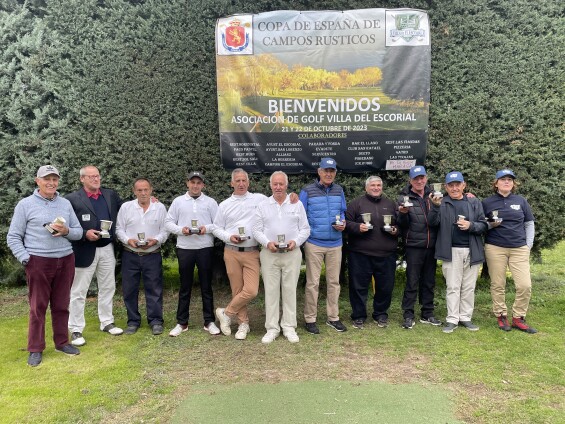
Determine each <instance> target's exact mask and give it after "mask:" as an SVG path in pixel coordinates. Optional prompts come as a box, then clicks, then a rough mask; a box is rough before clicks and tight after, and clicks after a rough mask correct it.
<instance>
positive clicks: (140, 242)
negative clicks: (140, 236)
mask: <svg viewBox="0 0 565 424" xmlns="http://www.w3.org/2000/svg"><path fill="white" fill-rule="evenodd" d="M135 245H136V246H138V247H141V246H147V242H146V241H136V242H135Z"/></svg>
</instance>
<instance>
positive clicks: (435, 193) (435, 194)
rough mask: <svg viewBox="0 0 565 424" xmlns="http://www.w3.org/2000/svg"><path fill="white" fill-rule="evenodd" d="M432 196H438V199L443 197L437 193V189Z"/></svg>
mask: <svg viewBox="0 0 565 424" xmlns="http://www.w3.org/2000/svg"><path fill="white" fill-rule="evenodd" d="M433 196H434V197H439V198H440V199H441V198H442V197H443V194H441V193H438V192H437V191H436V192H434V194H433Z"/></svg>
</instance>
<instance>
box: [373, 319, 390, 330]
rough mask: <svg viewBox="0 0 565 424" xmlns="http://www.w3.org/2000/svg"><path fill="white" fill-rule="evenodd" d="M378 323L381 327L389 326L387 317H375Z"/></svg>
mask: <svg viewBox="0 0 565 424" xmlns="http://www.w3.org/2000/svg"><path fill="white" fill-rule="evenodd" d="M373 321H375V322H376V323H377V326H378V327H380V328H386V327H388V318H387V317H379V319H373Z"/></svg>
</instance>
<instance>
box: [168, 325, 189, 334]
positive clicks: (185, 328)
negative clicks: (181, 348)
mask: <svg viewBox="0 0 565 424" xmlns="http://www.w3.org/2000/svg"><path fill="white" fill-rule="evenodd" d="M185 331H188V324H187V325H180V324H177V325H175V328H173V329H172V330H171V331H170V332H169V336H171V337H177V336H180V335H181V333H184V332H185Z"/></svg>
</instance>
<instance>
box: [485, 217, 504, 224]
mask: <svg viewBox="0 0 565 424" xmlns="http://www.w3.org/2000/svg"><path fill="white" fill-rule="evenodd" d="M488 221H489V222H497V223H498V222H502V218H489V219H488Z"/></svg>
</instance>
